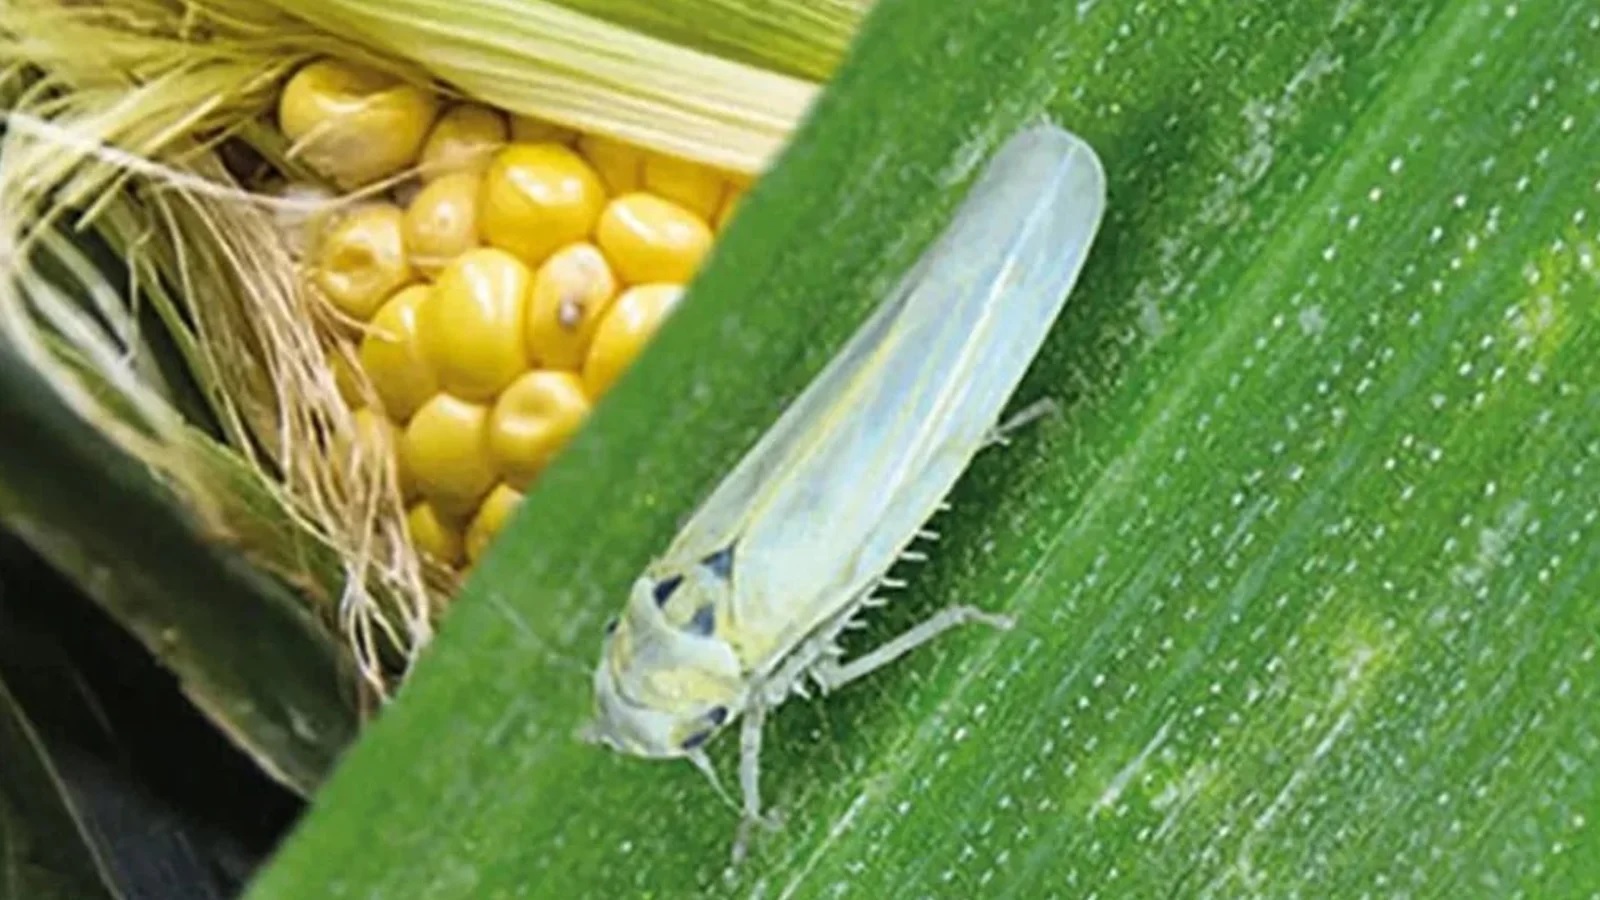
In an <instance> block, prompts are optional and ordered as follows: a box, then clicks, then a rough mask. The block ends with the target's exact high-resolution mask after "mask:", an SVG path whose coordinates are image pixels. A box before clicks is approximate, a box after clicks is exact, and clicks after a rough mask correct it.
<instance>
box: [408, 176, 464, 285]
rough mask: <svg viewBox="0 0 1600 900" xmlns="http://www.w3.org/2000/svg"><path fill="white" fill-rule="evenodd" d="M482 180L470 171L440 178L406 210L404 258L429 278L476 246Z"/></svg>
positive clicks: (419, 194)
mask: <svg viewBox="0 0 1600 900" xmlns="http://www.w3.org/2000/svg"><path fill="white" fill-rule="evenodd" d="M482 182H483V179H482V178H481V177H480V176H478V175H477V174H476V173H473V172H455V173H452V174H449V175H442V176H440V177H438V178H435V179H434V180H433V181H431V182H429V183H428V186H427V187H424V188H423V189H422V190H421V191H420V192H419V193H418V194H417V196H416V199H414V200H412V201H411V205H410V206H409V207H407V208H406V213H405V223H404V224H405V230H404V237H405V242H406V256H407V257H408V258H409V259H410V260H411V264H412V265H413V266H416V267H417V270H418V271H419V272H421V273H422V274H423V275H425V276H426V277H428V278H436V277H438V275H439V270H440V269H442V268H444V267H445V265H446V264H447V263H449V262H450V261H451V260H453V259H455V258H456V257H458V256H460V255H461V254H463V253H465V252H467V251H468V250H471V249H472V248H473V247H476V246H478V194H479V190H480V185H481V184H482Z"/></svg>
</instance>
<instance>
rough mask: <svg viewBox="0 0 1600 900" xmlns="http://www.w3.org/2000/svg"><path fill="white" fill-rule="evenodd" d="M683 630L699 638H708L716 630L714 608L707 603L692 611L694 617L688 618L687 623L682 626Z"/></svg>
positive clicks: (715, 611) (715, 612)
mask: <svg viewBox="0 0 1600 900" xmlns="http://www.w3.org/2000/svg"><path fill="white" fill-rule="evenodd" d="M683 630H684V631H687V632H689V633H690V634H697V635H699V636H701V637H710V636H711V633H712V632H713V631H716V630H717V610H716V608H715V607H713V606H712V605H711V604H709V603H705V604H702V605H701V606H700V608H699V609H697V610H695V611H694V615H692V616H690V617H689V622H688V624H687V625H684V626H683Z"/></svg>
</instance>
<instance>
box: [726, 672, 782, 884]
mask: <svg viewBox="0 0 1600 900" xmlns="http://www.w3.org/2000/svg"><path fill="white" fill-rule="evenodd" d="M766 721H767V703H766V699H765V698H764V697H761V696H759V695H758V696H757V697H756V698H755V701H754V702H753V703H751V704H750V706H749V707H748V708H747V709H745V711H744V719H743V722H742V724H741V725H740V728H739V791H740V793H741V794H743V805H742V807H741V808H740V813H739V831H738V833H737V834H736V835H735V836H734V839H733V862H734V864H735V865H737V864H739V863H740V862H742V861H743V860H744V857H745V854H746V853H747V852H748V851H749V848H750V837H751V832H752V831H753V830H754V829H755V827H756V826H757V825H760V826H763V827H765V828H777V827H778V820H777V818H776V817H770V816H762V815H761V729H762V728H763V727H765V725H766Z"/></svg>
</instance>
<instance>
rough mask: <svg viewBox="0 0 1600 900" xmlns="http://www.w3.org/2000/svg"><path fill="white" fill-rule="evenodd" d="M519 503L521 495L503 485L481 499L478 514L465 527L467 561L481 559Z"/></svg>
mask: <svg viewBox="0 0 1600 900" xmlns="http://www.w3.org/2000/svg"><path fill="white" fill-rule="evenodd" d="M521 502H522V495H521V494H520V493H518V492H517V491H515V490H513V489H512V488H510V487H507V486H506V485H503V484H497V485H495V488H494V490H492V491H490V492H489V496H487V497H485V498H483V505H482V506H480V507H478V514H477V515H475V516H473V517H472V524H471V525H468V526H467V559H468V560H470V561H471V562H477V561H478V560H479V559H481V558H482V557H483V552H484V551H485V550H488V549H489V543H490V542H491V541H493V540H494V536H495V535H497V534H499V533H500V529H502V528H504V527H505V525H506V522H509V521H510V520H511V514H512V513H514V512H516V511H517V505H518V504H519V503H521Z"/></svg>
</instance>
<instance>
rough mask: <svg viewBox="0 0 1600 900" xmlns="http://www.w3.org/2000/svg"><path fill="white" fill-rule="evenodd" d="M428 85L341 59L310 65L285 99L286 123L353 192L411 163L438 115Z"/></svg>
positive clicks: (302, 146) (281, 104) (310, 156)
mask: <svg viewBox="0 0 1600 900" xmlns="http://www.w3.org/2000/svg"><path fill="white" fill-rule="evenodd" d="M438 110H439V103H438V101H437V100H436V99H435V98H434V96H433V95H432V94H430V93H429V92H428V91H426V90H424V89H422V88H420V87H418V86H416V85H412V84H407V83H406V82H404V81H401V80H400V79H398V78H395V77H394V76H392V75H389V74H387V73H384V72H380V71H378V70H376V69H370V68H366V67H364V66H358V65H354V64H351V63H347V62H341V61H337V60H319V61H317V62H313V63H310V64H308V65H306V66H304V67H303V68H301V69H300V70H299V71H298V72H296V73H295V74H294V76H293V77H291V78H290V79H289V82H288V84H286V85H284V89H283V93H282V94H281V95H280V97H279V100H278V127H279V128H281V129H282V130H283V133H284V135H285V136H286V137H288V138H289V140H291V141H293V142H294V145H295V146H294V152H296V153H298V155H299V156H300V157H302V158H303V159H304V160H305V161H306V162H307V163H308V164H309V165H310V166H311V167H312V168H315V169H316V170H317V171H319V172H321V173H322V174H324V175H326V176H328V177H329V178H331V179H333V181H334V182H335V183H336V184H338V185H339V186H340V187H341V188H344V189H346V190H349V189H352V188H359V187H365V186H366V185H368V184H371V183H373V182H375V181H379V180H381V179H383V178H387V177H389V176H391V175H394V174H397V173H399V172H401V171H402V170H404V169H406V168H408V167H410V166H411V165H412V164H413V163H414V162H415V161H416V158H417V153H418V151H419V150H421V148H422V142H423V140H424V139H425V138H426V137H427V135H428V129H429V127H430V126H432V124H433V119H434V116H435V115H436V114H437V113H438Z"/></svg>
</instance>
